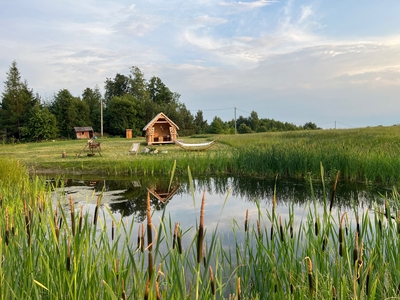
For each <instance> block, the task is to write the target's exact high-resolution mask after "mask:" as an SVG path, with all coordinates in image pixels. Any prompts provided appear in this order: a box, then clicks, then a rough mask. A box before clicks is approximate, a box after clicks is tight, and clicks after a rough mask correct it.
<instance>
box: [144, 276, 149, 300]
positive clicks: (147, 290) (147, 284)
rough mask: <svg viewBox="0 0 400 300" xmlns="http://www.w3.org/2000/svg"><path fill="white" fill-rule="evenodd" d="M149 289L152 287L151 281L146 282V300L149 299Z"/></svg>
mask: <svg viewBox="0 0 400 300" xmlns="http://www.w3.org/2000/svg"><path fill="white" fill-rule="evenodd" d="M149 287H150V279H149V280H147V282H146V290H145V292H144V300H148V299H149Z"/></svg>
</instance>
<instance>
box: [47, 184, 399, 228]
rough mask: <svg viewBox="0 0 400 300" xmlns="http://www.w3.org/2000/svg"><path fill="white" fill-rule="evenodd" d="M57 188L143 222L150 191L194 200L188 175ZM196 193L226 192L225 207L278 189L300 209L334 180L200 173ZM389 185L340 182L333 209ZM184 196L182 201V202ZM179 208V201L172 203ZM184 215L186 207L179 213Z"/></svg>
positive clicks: (368, 198)
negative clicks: (98, 198) (98, 201)
mask: <svg viewBox="0 0 400 300" xmlns="http://www.w3.org/2000/svg"><path fill="white" fill-rule="evenodd" d="M53 180H54V181H56V182H55V183H53V184H54V185H55V186H60V185H63V186H64V187H63V188H62V189H61V190H62V193H63V195H64V196H69V195H72V196H73V198H74V201H75V202H78V203H79V202H86V203H87V202H88V201H90V199H94V198H95V197H94V195H97V194H99V193H103V200H102V203H107V205H108V206H109V208H110V209H111V211H112V212H113V213H115V214H120V215H121V217H123V218H124V217H128V216H133V217H134V219H135V221H137V222H139V223H140V222H142V221H143V220H144V219H145V217H146V197H147V193H148V191H150V192H151V204H152V209H153V210H156V211H161V210H163V209H164V207H165V206H166V205H168V203H170V202H171V201H178V202H179V203H184V202H185V203H187V202H188V201H189V202H192V200H191V199H192V195H191V187H190V184H189V181H188V179H185V178H179V180H178V179H175V180H174V181H173V182H170V180H169V178H165V177H137V178H134V177H130V178H112V179H108V178H107V179H104V178H99V179H94V178H93V177H92V178H90V179H89V178H82V177H80V178H77V177H75V178H74V177H72V176H71V178H69V179H63V180H62V182H61V181H60V180H55V179H53ZM193 188H194V191H195V194H196V195H197V196H196V197H198V195H199V194H200V195H201V194H202V192H203V191H206V194H207V197H208V198H212V197H213V196H216V197H219V198H222V199H223V198H224V197H225V196H226V195H227V194H228V192H230V200H229V207H230V208H231V209H235V208H236V207H239V206H237V205H236V204H235V203H236V202H237V201H241V202H249V203H254V202H255V201H258V202H259V203H260V204H262V205H263V206H264V207H268V206H270V205H271V201H272V200H271V199H272V198H273V195H274V190H275V189H276V199H277V204H278V206H281V207H287V206H288V205H289V204H296V205H298V206H299V207H301V206H302V205H304V204H305V203H307V202H310V201H313V200H315V201H316V202H317V203H318V202H319V203H321V204H322V203H323V202H324V199H325V200H326V201H328V202H329V201H330V195H331V191H332V189H333V182H327V183H326V184H325V187H324V186H323V185H322V184H321V183H320V182H312V183H310V182H308V181H305V180H279V179H278V180H276V181H275V180H265V179H257V178H251V177H213V178H210V177H203V178H201V177H200V178H197V179H196V180H194V181H193ZM390 190H391V189H390V188H389V187H384V186H375V185H365V184H361V183H339V185H338V188H337V192H336V197H335V203H334V206H335V208H336V209H348V208H354V207H355V206H358V207H361V208H368V207H371V206H372V205H373V203H378V204H381V203H382V201H383V200H382V197H381V196H380V195H381V194H383V195H384V194H387V193H390ZM183 199H184V200H183ZM176 205H177V209H179V204H178V203H176ZM182 213H184V211H182Z"/></svg>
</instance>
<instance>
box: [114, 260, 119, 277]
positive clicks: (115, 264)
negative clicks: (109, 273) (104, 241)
mask: <svg viewBox="0 0 400 300" xmlns="http://www.w3.org/2000/svg"><path fill="white" fill-rule="evenodd" d="M118 265H119V260H118V258H116V259H115V262H114V269H115V278H116V279H117V281H118V273H119V266H118Z"/></svg>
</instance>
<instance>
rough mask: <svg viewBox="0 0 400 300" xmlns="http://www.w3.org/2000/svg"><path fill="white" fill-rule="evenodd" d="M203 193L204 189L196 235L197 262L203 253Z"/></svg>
mask: <svg viewBox="0 0 400 300" xmlns="http://www.w3.org/2000/svg"><path fill="white" fill-rule="evenodd" d="M205 194H206V191H204V192H203V197H202V199H201V208H200V224H199V230H198V235H197V263H198V264H199V263H200V262H201V258H202V254H203V240H204V202H205Z"/></svg>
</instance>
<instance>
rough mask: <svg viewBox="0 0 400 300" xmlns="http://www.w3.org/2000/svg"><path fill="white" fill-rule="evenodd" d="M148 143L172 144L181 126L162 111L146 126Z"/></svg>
mask: <svg viewBox="0 0 400 300" xmlns="http://www.w3.org/2000/svg"><path fill="white" fill-rule="evenodd" d="M143 130H144V131H146V142H147V145H153V144H172V143H174V141H175V140H176V138H177V136H178V133H177V132H178V130H179V127H178V126H177V125H176V124H175V123H174V122H172V121H171V120H170V119H169V118H168V117H167V116H166V115H165V114H164V113H162V112H160V113H159V114H158V115H157V116H155V117H154V118H153V119H152V120H151V121H150V122H149V123H148V124H147V125H146V126H145V127H144V128H143Z"/></svg>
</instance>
